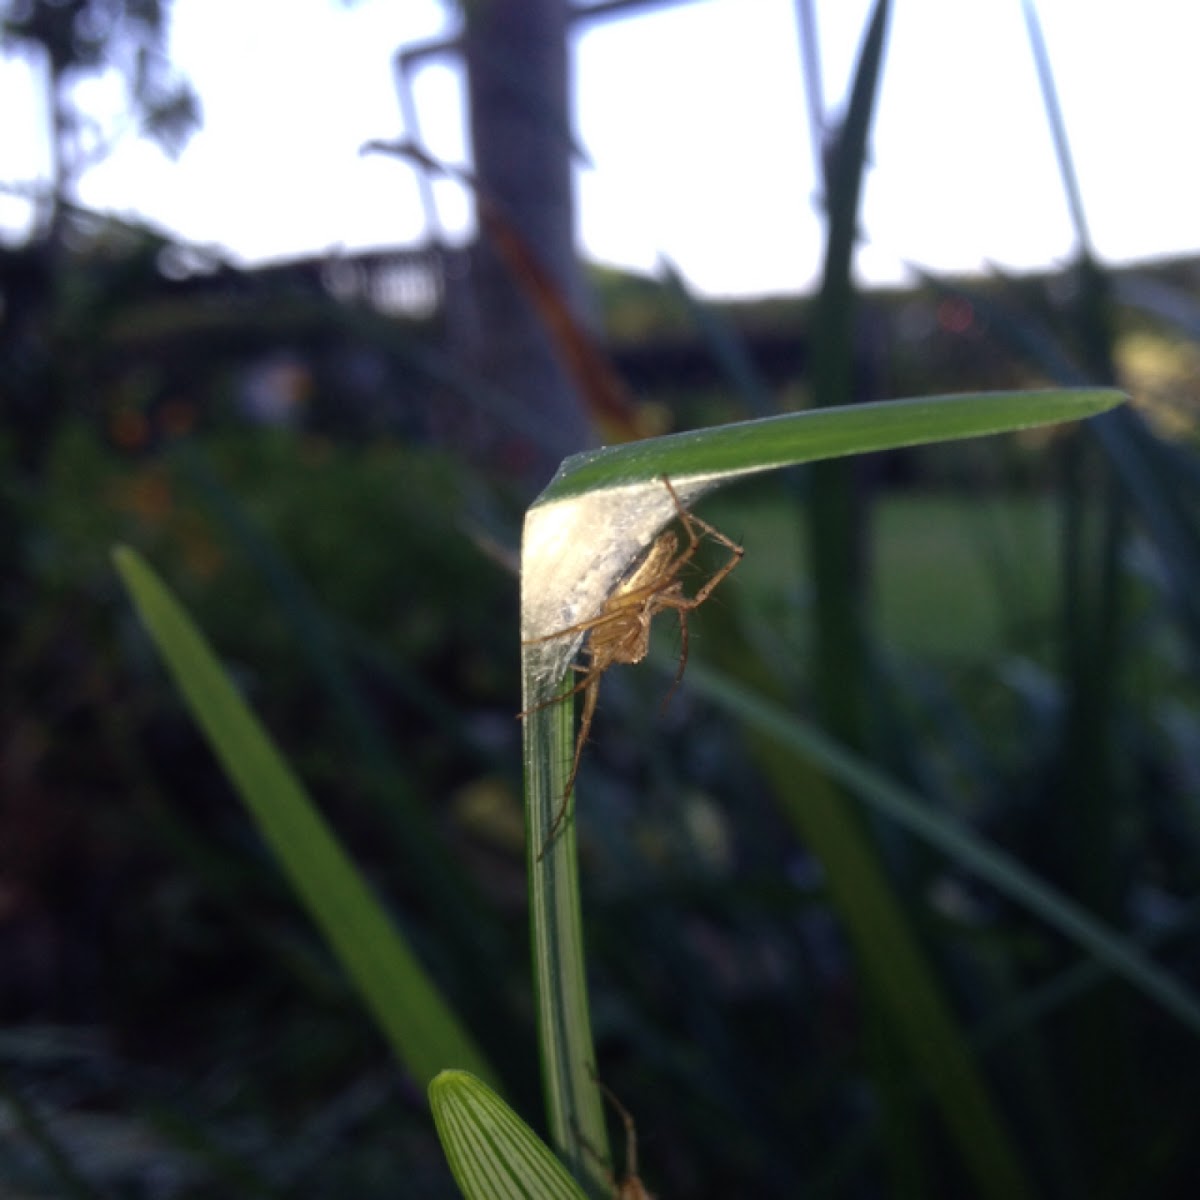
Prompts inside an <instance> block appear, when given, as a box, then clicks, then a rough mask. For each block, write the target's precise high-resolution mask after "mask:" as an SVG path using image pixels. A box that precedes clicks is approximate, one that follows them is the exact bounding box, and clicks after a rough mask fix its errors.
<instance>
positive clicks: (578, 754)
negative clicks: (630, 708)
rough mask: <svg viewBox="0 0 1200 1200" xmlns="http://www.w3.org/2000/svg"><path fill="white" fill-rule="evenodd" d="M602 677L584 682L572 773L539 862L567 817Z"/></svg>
mask: <svg viewBox="0 0 1200 1200" xmlns="http://www.w3.org/2000/svg"><path fill="white" fill-rule="evenodd" d="M600 675H601V672H599V671H592V672H590V673H589V675H588V677H587V678H586V679H585V680H584V681H583V686H584V687H586V688H587V694H586V695H585V696H584V698H583V715H582V716H581V717H580V718H579V733H578V734H577V735H576V737H575V757H574V759H573V760H572V761H571V773H570V775H568V776H567V786H566V788H565V789H564V790H563V797H562V803H561V804H560V805H559V806H558V812H557V813H555V814H554V820H553V821H552V822H551V823H550V829H549V831H548V832H547V834H546V840H545V842H544V843H543V844H542V848H541V850H539V851H538V856H537V861H538V862H541V861H542V855H544V854H545V853H546V851H547V850H549V849H550V843H551V842H553V841H554V838H555V835H556V834H557V833H558V829H559V826H560V825H561V824H562V823H563V819H564V818H565V817H566V815H567V808H568V806H569V805H570V802H571V793H572V792H573V791H574V790H575V777H576V776H577V775H578V774H579V761H580V759H581V758H582V757H583V747H584V743H585V742H586V741H587V739H588V734H589V733H590V732H591V728H592V717H593V716H595V714H596V699H597V697H598V696H599V695H600ZM575 691H579V688H576V689H575Z"/></svg>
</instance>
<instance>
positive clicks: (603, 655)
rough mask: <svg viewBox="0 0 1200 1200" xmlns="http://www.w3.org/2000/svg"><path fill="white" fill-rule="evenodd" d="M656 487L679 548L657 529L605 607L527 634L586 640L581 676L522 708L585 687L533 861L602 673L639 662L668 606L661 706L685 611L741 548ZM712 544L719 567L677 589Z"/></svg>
mask: <svg viewBox="0 0 1200 1200" xmlns="http://www.w3.org/2000/svg"><path fill="white" fill-rule="evenodd" d="M662 482H663V486H664V487H665V488H666V489H667V491H668V492H669V493H670V494H671V500H672V502H673V503H674V505H675V512H676V515H677V517H678V520H679V524H680V525H681V526H682V528H683V532H684V534H685V536H686V537H687V545H686V546H684V547H683V548H682V549H680V544H679V537H678V536H677V535H676V533H675V532H674V531H673V530H670V529H668V530H666V531H665V532H663V533H660V534H659V535H658V537H657V538H655V539H654V541H653V542H652V543H651V545H650V548H649V549H648V550H647V551H646V553H645V554H644V555H643V556H642V558H641V560H640V562H638V563H636V564H635V565H634V566H633V567H632V568H631V570H630V571H629V572H628V573H627V574H626V576H625V577H624V579H622V580H621V581H620V582H619V583H618V584H617V586H616V587H615V588H614V589H613V591H612V593H611V594H610V595H609V597H608V599H607V600H606V601H605V602H604V607H603V608H602V609H601V610H600V612H599V613H597V615H596V616H594V617H590V618H589V619H588V620H586V621H579V622H578V623H577V624H575V625H568V626H567V627H566V628H565V629H559V630H558V631H557V632H555V633H549V634H546V635H545V636H544V637H537V638H531V639H530V640H529V641H527V642H525V643H524V644H525V645H526V646H532V645H536V644H537V643H539V642H549V641H553V640H554V639H555V638H560V637H567V636H569V635H570V634H575V633H580V632H584V631H586V632H587V635H588V638H587V643H586V645H585V646H584V648H583V652H584V653H585V654H586V655H587V661H586V662H585V663H583V664H578V663H576V664H573V669H574V670H576V671H578V672H579V673H580V674H581V675H582V676H583V678H582V679H580V680H579V682H578V683H577V684H576V685H575V686H574V687H573V688H571V690H570V691H567V692H563V693H562V695H559V696H555V697H553V698H552V699H550V700H546V701H544V702H543V703H541V704H538V705H536V706H535V707H533V708H530V709H527V710H526V711H525V712H523V713H521V714H520V715H521V716H522V717H527V716H529V715H530V713H535V712H537V711H538V710H539V709H543V708H547V707H549V706H550V705H551V704H558V703H560V702H561V701H563V700H566V699H568V698H569V697H571V696H574V695H577V694H578V693H579V692H583V693H584V697H583V715H582V716H581V717H580V719H579V733H578V735H577V737H576V739H575V755H574V758H573V759H572V762H571V773H570V775H569V776H568V777H567V786H566V790H565V791H564V792H563V796H562V803H561V805H560V806H559V809H558V812H557V813H556V814H555V817H554V821H553V822H552V823H551V825H550V832H549V833H548V834H547V835H546V842H545V845H543V846H542V849H541V852H540V853H539V854H538V861H541V858H542V855H544V854H545V853H546V850H547V849H548V848H549V846H550V843H551V842H552V841H553V840H554V837H555V835H556V834H557V833H558V829H559V826H561V824H562V822H563V819H564V818H565V817H566V815H567V808H568V804H569V801H570V799H571V792H572V790H573V789H574V787H575V777H576V776H577V775H578V774H579V760H580V758H581V757H582V755H583V747H584V743H585V742H586V741H587V739H588V734H589V733H590V732H591V728H592V718H593V716H594V715H595V712H596V699H597V697H598V695H599V693H600V679H601V677H602V676H603V675H604V672H605V671H607V670H608V669H609V667H611V666H613V665H614V664H616V663H639V662H641V661H642V659H644V658H645V657H646V654H647V652H648V651H649V649H650V622H651V621H652V620H653V619H654V617H655V615H656V614H657V613H660V612H664V611H666V610H667V609H671V610H673V611H674V612H676V613H678V614H679V642H680V647H679V670H678V671H676V673H675V682H674V683H672V685H671V689H670V691H668V692H667V696H666V699H665V700H664V701H663V707H664V708H665V707H666V706H667V704H668V702H669V701H670V699H671V696H672V695H674V693H675V689H676V688H677V687H678V686H679V683H680V681H681V680H682V679H683V671H684V668H685V667H686V666H687V657H688V626H687V617H688V613H690V612H692V611H693V610H694V609H697V608H699V607H700V605H701V604H703V603H704V601H705V600H707V599H708V597H709V596H710V595H711V594H712V591H713V589H714V588H715V587H716V586H717V584H719V583H720V582H721V580H723V579H724V578H725V577H726V576H727V575H728V574H729V573H730V572H731V571H732V570H733V569H734V567H736V566H737V565H738V563H739V562H740V561H741V558H742V554H743V553H744V551H743V549H742V547H741V546H739V545H738V544H737V543H736V542H734V541H731V540H730V539H729V538H727V537H726V536H725V535H724V534H723V533H722V532H721V531H720V530H719V529H715V528H713V526H711V525H710V524H709V523H708V522H707V521H702V520H701V519H700V518H699V517H697V516H696V515H695V514H694V513H692V512H690V511H689V510H688V509H686V508H684V506H683V504H682V503H681V501H680V499H679V496H678V495H677V494H676V492H675V488H674V487H673V486H672V484H671V481H670V480H669V479H668V478H667V477H666V476H665V475H663V476H662ZM706 535H707V536H708V537H710V538H712V539H713V540H714V541H717V542H719V543H720V544H721V545H722V546H724V547H725V548H726V549H727V550H728V551H729V559H728V561H727V562H726V563H725V564H724V565H723V566H721V567H720V568H718V570H717V571H715V572H714V573H713V574H712V575H711V576H710V577H709V578H708V580H707V581H706V582H705V583H704V584H703V585H702V586H701V587H700V589H699V590H698V591H697V592H696V593H695V595H693V596H688V595H685V594H684V590H683V584H682V583H681V582H680V579H679V576H680V573H681V572H682V571H683V569H684V567H686V566H687V564H688V563H689V562H691V560H692V559H693V558H694V557H695V555H696V551H697V550H699V548H700V542H701V539H702V538H703V537H704V536H706Z"/></svg>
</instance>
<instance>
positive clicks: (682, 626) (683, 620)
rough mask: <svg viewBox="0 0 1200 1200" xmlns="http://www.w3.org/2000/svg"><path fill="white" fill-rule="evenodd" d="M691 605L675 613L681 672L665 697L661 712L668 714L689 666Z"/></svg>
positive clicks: (681, 607) (683, 606)
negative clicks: (688, 619) (677, 626)
mask: <svg viewBox="0 0 1200 1200" xmlns="http://www.w3.org/2000/svg"><path fill="white" fill-rule="evenodd" d="M689 607H690V605H682V606H680V607H679V608H677V609H676V610H675V611H676V612H677V613H678V614H679V670H677V671H676V672H675V680H674V682H673V683H672V684H671V687H670V690H669V691H668V692H667V694H666V695H665V696H664V697H663V702H662V707H661V708H660V709H659V712H666V711H667V705H668V704H670V703H671V697H672V696H673V695H675V693H676V691H678V690H679V685H680V684H681V683H682V682H683V671H684V668H685V667H686V666H687V659H688V624H687V615H688V608H689Z"/></svg>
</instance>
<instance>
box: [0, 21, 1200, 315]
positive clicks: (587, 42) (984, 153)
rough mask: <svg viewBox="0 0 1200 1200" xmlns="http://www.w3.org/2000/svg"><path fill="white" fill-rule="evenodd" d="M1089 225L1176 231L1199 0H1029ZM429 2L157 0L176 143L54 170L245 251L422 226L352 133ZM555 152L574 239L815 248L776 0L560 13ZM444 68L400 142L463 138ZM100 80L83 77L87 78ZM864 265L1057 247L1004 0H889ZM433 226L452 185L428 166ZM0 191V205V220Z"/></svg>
mask: <svg viewBox="0 0 1200 1200" xmlns="http://www.w3.org/2000/svg"><path fill="white" fill-rule="evenodd" d="M868 10H869V3H868V0H818V2H817V15H818V23H819V27H820V36H821V44H822V69H823V74H824V83H825V90H826V96H827V100H828V101H829V102H831V103H832V104H833V105H835V106H837V105H839V104H840V102H841V100H842V98H843V96H844V94H845V89H846V83H847V79H848V77H849V72H850V68H851V65H852V63H853V60H854V56H855V54H856V51H857V47H858V43H859V39H860V37H861V35H862V31H863V28H864V24H865V20H866V16H867V13H868ZM1040 12H1041V17H1042V21H1043V27H1044V30H1045V34H1046V39H1047V42H1048V45H1049V51H1050V55H1051V59H1052V62H1053V64H1054V68H1055V71H1056V75H1057V82H1058V88H1059V93H1060V98H1061V101H1062V106H1063V109H1064V113H1065V117H1066V121H1067V127H1068V133H1069V136H1070V138H1071V140H1072V148H1073V152H1074V154H1075V159H1076V165H1077V167H1078V171H1079V176H1080V180H1081V187H1082V191H1083V197H1084V204H1085V207H1086V210H1087V214H1088V219H1089V223H1090V227H1091V232H1092V236H1093V239H1094V243H1095V246H1096V249H1097V250H1098V252H1099V254H1100V255H1101V257H1102V258H1104V259H1106V260H1108V261H1113V262H1120V261H1126V260H1129V259H1139V258H1148V257H1154V256H1159V255H1164V254H1172V253H1183V252H1197V251H1200V168H1198V167H1197V165H1196V151H1195V146H1196V128H1197V117H1198V116H1200V72H1198V71H1197V70H1196V63H1195V56H1196V48H1197V46H1200V4H1197V3H1195V0H1140V2H1139V3H1138V4H1130V3H1128V2H1125V0H1042V2H1041V4H1040ZM451 13H452V8H451V6H450V5H448V4H445V3H442V2H441V0H359V2H358V3H357V4H355V5H352V6H350V7H343V5H342V4H341V3H339V0H175V5H174V25H173V35H172V53H173V55H174V57H175V59H176V61H177V63H178V65H179V67H180V68H181V69H182V70H183V71H184V72H185V73H186V74H187V75H188V76H189V77H190V79H191V81H192V84H193V86H194V87H195V89H196V90H197V92H198V93H199V95H200V98H201V102H202V105H203V109H204V128H203V130H202V131H201V132H200V133H199V134H197V135H196V137H195V138H194V139H193V140H192V142H191V143H190V144H189V145H188V147H187V149H186V151H185V152H184V154H183V155H182V157H181V158H180V159H179V160H178V161H177V162H171V161H170V160H168V159H167V158H165V157H164V156H163V155H162V154H161V153H160V152H159V151H158V150H156V149H155V148H153V147H152V146H149V145H146V144H144V143H137V142H131V143H129V144H128V145H126V146H125V147H124V148H123V149H121V150H120V151H119V152H118V153H117V154H115V155H114V156H113V158H112V159H111V160H110V161H108V162H107V163H105V164H104V165H103V166H101V167H98V168H96V169H95V170H93V171H92V172H91V173H90V174H89V175H88V176H87V177H86V178H85V181H84V184H83V187H82V198H83V199H84V200H85V202H87V203H89V204H92V205H95V206H97V207H101V208H105V209H109V210H112V211H115V212H117V213H119V214H122V215H127V216H128V215H141V216H143V217H145V218H148V219H150V220H151V221H153V222H155V223H156V224H158V225H161V226H163V227H165V228H167V229H169V230H171V231H174V232H175V233H176V234H178V235H179V236H181V237H183V238H186V239H189V240H191V241H194V242H197V243H201V244H204V245H208V246H212V247H216V248H220V249H222V250H224V251H225V252H227V253H229V254H230V255H232V256H233V257H235V258H236V259H239V260H242V261H247V262H255V261H260V260H263V259H269V258H278V257H288V256H293V255H301V254H309V253H314V252H322V251H330V250H337V249H339V248H347V249H358V248H362V247H380V246H397V245H409V244H413V243H416V242H419V241H420V240H421V239H422V237H423V234H424V232H425V222H424V216H423V214H422V211H421V208H420V206H419V203H418V194H417V189H416V185H415V181H414V177H413V173H412V171H411V169H410V168H408V167H407V166H405V165H404V164H403V163H400V162H398V161H395V160H392V159H388V158H382V157H366V158H363V157H361V156H360V155H359V147H360V146H361V145H362V144H363V143H364V142H366V141H368V140H370V139H372V138H388V139H390V138H395V137H397V136H398V135H399V134H400V133H401V132H402V129H401V125H400V117H399V108H398V104H397V100H396V96H395V92H394V88H393V77H392V70H391V58H392V55H393V52H394V51H395V50H396V49H397V48H398V47H401V46H407V45H411V44H413V43H415V42H417V41H422V40H425V39H427V38H431V37H434V36H436V35H438V34H440V33H442V32H444V31H445V30H446V29H447V27H448V22H450V21H451V20H452V19H453V18H452V16H451ZM573 55H574V68H575V106H574V123H575V130H576V133H577V137H578V140H579V142H580V144H581V145H582V146H583V148H584V149H585V150H586V152H587V153H588V155H589V156H590V158H591V160H592V166H591V167H582V168H580V169H579V171H578V173H577V183H578V199H579V216H578V229H579V240H580V244H581V246H582V247H583V249H584V251H585V252H586V253H587V254H588V255H589V256H590V257H591V258H594V259H597V260H600V261H603V262H606V263H610V264H615V265H619V266H623V267H627V268H633V269H638V270H643V271H647V272H652V271H653V270H654V269H655V264H656V263H657V262H658V260H659V258H660V256H662V255H665V256H667V257H669V258H670V259H672V260H673V261H674V262H675V263H676V264H677V265H678V266H679V267H680V269H681V270H682V271H683V273H684V275H685V276H686V277H687V278H688V279H689V280H690V281H691V283H692V284H693V286H695V287H696V288H697V289H699V290H700V291H702V292H705V293H707V294H710V295H734V294H738V295H745V294H755V293H766V292H781V291H798V290H803V289H807V288H809V287H811V286H812V284H813V282H814V280H815V278H816V275H817V272H818V270H819V266H820V256H821V232H822V231H821V222H820V219H819V215H818V213H817V211H816V210H815V208H814V206H813V202H812V201H813V196H814V194H815V192H816V181H815V178H814V174H813V154H812V150H811V146H810V142H809V133H808V120H807V115H806V110H805V106H804V96H803V91H802V83H801V77H800V60H799V39H798V35H797V31H796V19H795V0H696V2H695V3H692V4H681V5H675V6H668V7H664V8H663V9H662V10H660V11H658V12H654V13H648V14H641V15H638V16H633V17H626V18H623V19H616V20H610V21H607V22H604V23H590V24H588V25H587V26H585V27H584V28H583V29H582V30H581V31H580V32H579V34H577V36H576V37H575V39H574V46H573ZM462 92H463V88H462V80H461V76H460V74H459V72H458V71H457V70H456V69H455V68H454V67H452V66H450V65H440V64H439V65H429V66H427V67H426V68H425V69H424V70H423V71H422V72H421V74H420V75H419V77H418V85H417V93H416V97H417V104H418V107H419V112H420V119H421V123H422V133H423V135H424V138H425V141H426V144H427V145H428V146H429V147H430V148H431V149H432V150H433V152H434V153H435V154H437V155H438V156H440V157H442V158H444V159H447V160H449V161H452V162H463V161H465V154H466V151H465V146H466V136H465V129H464V117H463V95H462ZM106 100H107V101H111V90H106V89H105V88H103V87H97V88H95V103H96V104H97V105H102V104H104V103H105V102H106ZM0 112H3V114H4V126H5V137H4V138H3V139H2V140H0V180H3V181H5V182H17V181H25V182H28V181H29V180H30V179H31V178H33V177H34V176H35V175H36V173H37V171H38V169H39V167H40V166H41V165H42V164H43V163H44V161H45V150H44V148H43V147H42V146H41V145H39V139H41V138H43V137H44V129H45V125H44V112H43V107H42V102H41V100H40V98H39V97H38V93H37V90H36V88H35V87H33V86H32V85H31V81H30V78H29V75H28V72H27V71H26V69H25V68H24V67H23V66H22V65H21V64H19V63H16V62H3V61H0ZM872 144H873V153H872V169H871V173H870V176H869V179H868V185H867V190H866V196H865V208H864V212H863V220H862V225H863V228H864V231H865V233H866V235H867V243H866V245H865V246H864V247H863V248H862V250H861V251H860V257H859V260H858V261H859V268H860V273H861V275H862V276H863V278H864V279H866V280H868V281H873V282H894V281H896V280H900V279H902V278H904V271H905V264H906V263H913V264H916V265H919V266H921V267H925V268H930V269H935V270H941V271H948V270H964V269H971V268H982V267H984V266H985V265H987V264H988V263H995V264H997V265H999V266H1001V267H1004V268H1007V269H1023V268H1034V267H1041V266H1045V265H1048V264H1052V263H1055V262H1060V261H1062V260H1063V259H1064V258H1065V257H1066V256H1067V255H1068V254H1069V253H1070V252H1071V251H1072V249H1073V246H1074V242H1073V235H1072V232H1071V227H1070V224H1069V221H1068V216H1067V211H1066V205H1065V202H1064V199H1063V193H1062V188H1061V186H1060V184H1059V182H1058V177H1057V172H1056V168H1055V161H1054V156H1053V148H1052V146H1051V143H1050V136H1049V133H1048V130H1047V126H1046V122H1045V119H1044V115H1043V110H1042V107H1041V98H1040V94H1039V91H1038V85H1037V80H1036V78H1035V75H1034V71H1033V66H1032V58H1031V54H1030V50H1029V45H1028V41H1027V39H1026V35H1025V27H1024V22H1023V19H1022V14H1021V8H1020V2H1019V0H970V2H969V3H964V2H963V0H898V2H897V3H896V5H895V10H894V12H893V15H892V22H891V35H890V42H889V46H888V51H887V57H886V61H885V66H884V77H883V91H882V95H881V97H880V103H879V107H878V113H877V119H876V124H875V129H874V135H873V143H872ZM437 196H438V204H439V211H440V217H441V220H442V222H443V225H444V227H445V228H446V229H448V230H449V231H450V232H451V233H460V234H461V233H462V232H464V231H465V230H466V229H467V228H468V227H469V203H468V200H467V198H466V197H465V196H464V195H463V194H462V192H461V189H459V188H457V187H456V186H455V185H452V184H449V183H446V184H439V185H438V190H437ZM22 220H23V213H22V209H21V207H20V206H19V205H17V204H15V203H14V202H12V201H8V202H5V201H3V200H2V199H0V230H7V231H8V236H9V237H13V236H15V235H17V234H18V233H19V231H20V230H21V229H22Z"/></svg>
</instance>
